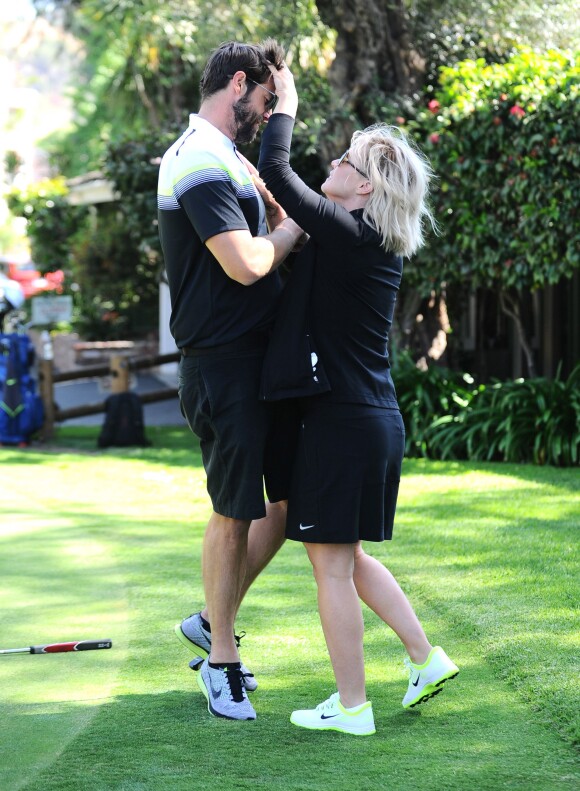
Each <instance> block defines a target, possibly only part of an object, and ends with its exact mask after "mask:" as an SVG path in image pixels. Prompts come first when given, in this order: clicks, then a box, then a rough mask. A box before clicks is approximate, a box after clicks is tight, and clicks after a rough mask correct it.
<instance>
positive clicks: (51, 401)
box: [38, 352, 180, 439]
mask: <svg viewBox="0 0 580 791" xmlns="http://www.w3.org/2000/svg"><path fill="white" fill-rule="evenodd" d="M179 360H180V355H179V353H178V352H173V353H172V354H158V355H149V356H147V357H135V358H131V357H127V356H126V355H123V354H113V355H111V357H110V361H109V364H108V365H93V366H90V367H89V366H87V367H85V368H83V369H82V370H75V371H62V372H55V370H54V365H53V361H52V360H50V359H49V360H46V359H42V360H40V362H39V367H38V377H39V389H40V395H41V398H42V403H43V405H44V425H43V428H42V432H41V434H42V437H43V439H51V438H52V437H53V436H54V426H55V423H62V422H63V421H65V420H71V419H72V418H77V417H85V416H86V415H97V414H99V413H101V412H105V409H106V405H105V401H101V402H99V403H94V404H82V405H80V406H75V407H71V408H69V409H60V408H59V407H58V405H57V404H56V402H55V398H54V385H55V384H57V383H59V382H72V381H74V380H75V379H91V378H97V377H102V376H109V377H110V378H111V393H125V392H127V391H128V390H129V384H130V374H131V372H132V371H140V370H143V369H145V368H155V367H157V366H159V365H165V364H166V363H174V362H178V361H179ZM138 395H139V400H140V401H141V403H142V404H152V403H155V402H157V401H167V400H169V399H170V398H176V397H177V388H176V387H165V388H161V389H159V390H153V391H151V392H149V393H139V394H138Z"/></svg>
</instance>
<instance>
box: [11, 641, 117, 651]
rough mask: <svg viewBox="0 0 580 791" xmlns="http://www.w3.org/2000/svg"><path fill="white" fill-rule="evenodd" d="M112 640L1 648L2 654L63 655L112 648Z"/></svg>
mask: <svg viewBox="0 0 580 791" xmlns="http://www.w3.org/2000/svg"><path fill="white" fill-rule="evenodd" d="M112 645H113V643H112V641H111V640H75V641H74V642H71V643H47V644H46V645H31V646H28V648H0V654H61V653H64V652H65V651H97V650H99V649H100V648H111V647H112Z"/></svg>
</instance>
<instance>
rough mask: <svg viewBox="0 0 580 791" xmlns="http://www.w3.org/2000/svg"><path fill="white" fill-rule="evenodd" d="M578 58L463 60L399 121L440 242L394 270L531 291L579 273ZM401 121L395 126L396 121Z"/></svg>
mask: <svg viewBox="0 0 580 791" xmlns="http://www.w3.org/2000/svg"><path fill="white" fill-rule="evenodd" d="M579 107H580V54H578V53H576V54H573V53H570V52H554V51H552V52H548V53H546V54H543V55H542V54H538V53H535V52H532V51H530V50H525V49H522V50H520V51H519V52H517V53H516V54H514V55H513V57H512V58H511V59H510V60H509V61H508V62H506V63H501V64H500V63H496V64H492V65H490V64H487V63H485V62H484V61H483V60H481V59H480V60H475V61H473V60H469V61H463V62H461V63H458V64H456V65H455V66H453V67H449V68H444V69H442V70H441V74H440V84H439V86H438V87H437V88H436V91H435V93H434V95H433V97H432V98H431V100H430V101H429V102H428V103H427V101H426V106H424V107H423V109H422V110H420V111H419V112H418V113H416V115H415V117H414V118H413V117H412V113H411V114H410V115H409V118H408V119H407V122H406V126H407V128H409V130H410V131H411V133H412V134H413V135H414V136H415V137H417V139H418V140H419V141H420V142H421V145H422V147H423V148H424V150H425V151H426V153H427V154H428V155H429V157H430V159H431V161H432V163H433V167H434V169H435V172H436V174H437V177H438V190H437V192H436V195H435V204H436V205H435V213H436V216H437V218H438V220H439V221H440V224H441V227H442V231H443V235H442V237H441V238H439V239H438V240H437V242H436V243H432V244H431V245H430V246H429V247H427V248H425V249H424V250H422V251H421V252H420V253H419V254H418V255H417V257H416V259H414V261H413V262H412V263H411V264H410V265H409V266H408V267H407V269H406V277H407V280H408V282H409V283H411V282H412V283H413V284H414V285H416V286H417V287H418V288H421V289H422V290H423V291H424V292H425V293H429V291H430V290H431V289H432V288H433V287H437V286H438V284H439V283H441V282H446V283H447V284H448V285H449V284H464V283H466V282H468V283H469V284H470V286H471V287H477V286H486V287H494V288H499V289H503V290H508V289H516V290H531V289H534V288H538V287H542V286H544V285H545V284H547V283H551V284H554V283H557V282H558V281H559V280H560V279H561V278H563V277H570V276H571V275H572V274H573V271H574V270H575V269H576V268H577V267H578V266H580V223H579V222H578V205H579V204H580V180H579V179H578V178H577V174H578V168H579V167H580V153H579V150H578V145H577V139H578V136H577V123H576V118H577V117H578V111H579ZM400 120H403V121H404V119H400Z"/></svg>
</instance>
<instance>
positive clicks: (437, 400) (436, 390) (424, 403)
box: [393, 351, 473, 456]
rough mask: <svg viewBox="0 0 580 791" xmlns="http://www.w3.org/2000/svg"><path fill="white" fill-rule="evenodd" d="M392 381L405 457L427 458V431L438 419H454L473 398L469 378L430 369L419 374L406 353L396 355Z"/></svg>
mask: <svg viewBox="0 0 580 791" xmlns="http://www.w3.org/2000/svg"><path fill="white" fill-rule="evenodd" d="M393 379H394V382H395V386H396V389H397V396H398V399H399V406H400V409H401V414H402V415H403V421H404V423H405V433H406V441H405V452H406V454H407V456H427V455H428V447H427V430H428V428H429V426H431V424H432V423H433V421H434V420H435V419H436V418H438V417H440V416H441V415H449V416H452V415H456V414H458V413H459V411H460V410H461V409H464V408H465V407H466V406H467V405H468V404H469V403H470V401H471V399H472V398H473V390H472V389H470V386H471V385H472V384H473V378H472V377H471V376H470V375H469V374H460V373H454V372H452V371H449V370H447V369H446V368H439V367H436V366H432V367H430V368H428V369H427V370H425V371H423V370H421V369H419V368H417V366H416V365H415V363H414V361H413V359H412V358H411V356H410V355H409V354H408V353H406V352H401V351H400V352H399V353H398V354H397V355H396V364H395V365H394V367H393Z"/></svg>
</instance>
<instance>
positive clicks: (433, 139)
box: [429, 132, 441, 143]
mask: <svg viewBox="0 0 580 791" xmlns="http://www.w3.org/2000/svg"><path fill="white" fill-rule="evenodd" d="M440 137H441V135H440V134H439V133H438V132H433V133H432V134H430V135H429V140H430V141H431V142H432V143H438V142H439V138H440Z"/></svg>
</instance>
